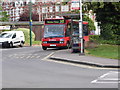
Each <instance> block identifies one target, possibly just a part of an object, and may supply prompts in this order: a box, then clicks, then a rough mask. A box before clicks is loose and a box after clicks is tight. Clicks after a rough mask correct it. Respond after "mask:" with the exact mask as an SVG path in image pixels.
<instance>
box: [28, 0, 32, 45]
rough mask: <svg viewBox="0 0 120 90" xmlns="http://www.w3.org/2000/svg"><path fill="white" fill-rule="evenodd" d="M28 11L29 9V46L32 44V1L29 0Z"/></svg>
mask: <svg viewBox="0 0 120 90" xmlns="http://www.w3.org/2000/svg"><path fill="white" fill-rule="evenodd" d="M29 4H30V5H29V11H30V22H29V25H30V46H32V2H31V0H30V3H29Z"/></svg>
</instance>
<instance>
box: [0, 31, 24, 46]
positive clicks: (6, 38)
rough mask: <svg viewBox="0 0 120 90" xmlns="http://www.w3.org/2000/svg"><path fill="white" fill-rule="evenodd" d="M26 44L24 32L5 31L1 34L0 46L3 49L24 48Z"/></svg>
mask: <svg viewBox="0 0 120 90" xmlns="http://www.w3.org/2000/svg"><path fill="white" fill-rule="evenodd" d="M24 43H25V38H24V33H23V32H22V31H5V32H2V33H1V34H0V45H1V46H2V47H13V46H21V47H22V46H23V45H24Z"/></svg>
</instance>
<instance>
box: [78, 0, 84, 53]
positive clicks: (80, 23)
mask: <svg viewBox="0 0 120 90" xmlns="http://www.w3.org/2000/svg"><path fill="white" fill-rule="evenodd" d="M79 39H80V42H81V50H80V55H84V44H83V19H82V0H80V20H79Z"/></svg>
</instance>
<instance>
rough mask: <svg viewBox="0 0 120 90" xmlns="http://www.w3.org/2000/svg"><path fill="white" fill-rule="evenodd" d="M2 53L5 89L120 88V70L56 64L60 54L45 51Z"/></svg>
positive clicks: (10, 49)
mask: <svg viewBox="0 0 120 90" xmlns="http://www.w3.org/2000/svg"><path fill="white" fill-rule="evenodd" d="M0 50H1V51H2V57H1V58H2V87H3V88H118V82H117V81H118V78H117V77H118V70H117V69H98V68H89V67H83V66H81V65H80V66H77V65H72V64H66V63H64V62H63V63H59V62H53V61H51V60H48V59H47V57H48V56H49V55H51V54H52V53H54V52H55V51H57V49H48V50H47V51H43V50H42V49H41V47H22V48H7V49H6V48H5V49H0Z"/></svg>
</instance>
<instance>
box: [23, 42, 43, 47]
mask: <svg viewBox="0 0 120 90" xmlns="http://www.w3.org/2000/svg"><path fill="white" fill-rule="evenodd" d="M40 44H41V41H32V45H40ZM25 45H26V46H29V45H30V41H25Z"/></svg>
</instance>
